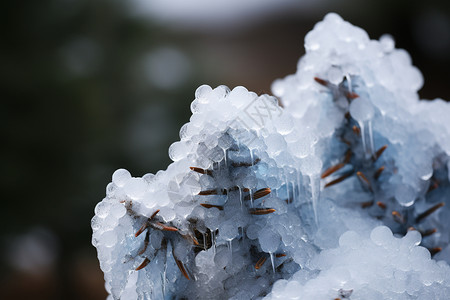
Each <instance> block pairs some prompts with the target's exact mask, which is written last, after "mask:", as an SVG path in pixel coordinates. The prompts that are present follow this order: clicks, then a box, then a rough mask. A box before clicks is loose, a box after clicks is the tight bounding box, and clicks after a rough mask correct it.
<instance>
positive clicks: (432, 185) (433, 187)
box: [428, 180, 439, 193]
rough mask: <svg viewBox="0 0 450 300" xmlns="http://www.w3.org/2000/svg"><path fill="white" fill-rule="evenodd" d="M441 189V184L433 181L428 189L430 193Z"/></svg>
mask: <svg viewBox="0 0 450 300" xmlns="http://www.w3.org/2000/svg"><path fill="white" fill-rule="evenodd" d="M438 187H439V182H438V181H437V180H432V182H431V184H430V187H429V188H428V193H429V192H431V191H433V190H435V189H437V188H438Z"/></svg>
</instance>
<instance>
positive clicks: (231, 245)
mask: <svg viewBox="0 0 450 300" xmlns="http://www.w3.org/2000/svg"><path fill="white" fill-rule="evenodd" d="M228 249H230V253H231V254H233V240H232V239H231V240H228Z"/></svg>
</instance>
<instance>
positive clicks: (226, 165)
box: [222, 149, 228, 168]
mask: <svg viewBox="0 0 450 300" xmlns="http://www.w3.org/2000/svg"><path fill="white" fill-rule="evenodd" d="M222 150H223V157H224V160H225V168H228V161H227V149H222Z"/></svg>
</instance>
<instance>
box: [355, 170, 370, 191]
mask: <svg viewBox="0 0 450 300" xmlns="http://www.w3.org/2000/svg"><path fill="white" fill-rule="evenodd" d="M356 175H357V176H358V178H359V179H360V180H361V181H362V182H364V184H365V185H367V186H368V187H370V181H369V179H367V177H366V175H364V173H363V172H360V171H358V172H356Z"/></svg>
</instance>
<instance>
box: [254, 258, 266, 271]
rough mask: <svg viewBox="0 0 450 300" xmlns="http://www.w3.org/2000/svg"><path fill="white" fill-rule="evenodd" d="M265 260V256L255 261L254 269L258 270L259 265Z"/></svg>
mask: <svg viewBox="0 0 450 300" xmlns="http://www.w3.org/2000/svg"><path fill="white" fill-rule="evenodd" d="M266 260H267V257H264V256H263V257H261V258H260V259H259V260H258V261H257V262H256V264H255V269H256V270H259V269H260V268H261V267H262V265H263V264H264V263H265V262H266Z"/></svg>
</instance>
